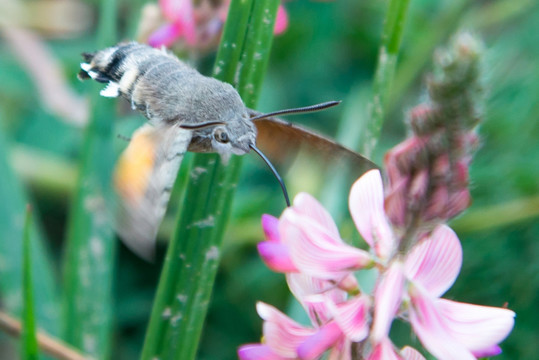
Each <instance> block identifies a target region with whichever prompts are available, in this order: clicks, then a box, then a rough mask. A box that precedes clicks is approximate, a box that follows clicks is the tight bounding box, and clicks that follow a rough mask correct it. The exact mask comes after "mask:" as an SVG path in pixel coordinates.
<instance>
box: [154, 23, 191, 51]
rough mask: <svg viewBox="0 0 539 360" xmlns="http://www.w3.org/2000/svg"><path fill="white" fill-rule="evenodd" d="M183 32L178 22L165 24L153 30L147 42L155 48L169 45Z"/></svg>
mask: <svg viewBox="0 0 539 360" xmlns="http://www.w3.org/2000/svg"><path fill="white" fill-rule="evenodd" d="M182 34H183V29H182V28H181V26H180V25H179V24H165V25H163V26H161V27H160V28H159V29H157V30H155V31H154V32H153V33H152V34H151V35H150V37H149V38H148V44H149V45H150V46H153V47H155V48H159V47H161V46H166V47H168V46H170V45H172V44H173V43H174V42H175V41H176V40H178V39H179V38H180V36H181V35H182Z"/></svg>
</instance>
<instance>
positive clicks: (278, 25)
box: [273, 5, 288, 35]
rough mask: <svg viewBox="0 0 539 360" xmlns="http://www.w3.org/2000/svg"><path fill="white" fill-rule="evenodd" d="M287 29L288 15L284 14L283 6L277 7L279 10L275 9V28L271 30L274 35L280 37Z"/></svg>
mask: <svg viewBox="0 0 539 360" xmlns="http://www.w3.org/2000/svg"><path fill="white" fill-rule="evenodd" d="M287 27H288V14H287V13H286V10H285V9H284V6H283V5H279V8H278V9H277V18H276V19H275V27H274V28H273V32H274V33H275V35H280V34H282V33H283V32H284V31H285V30H286V28H287Z"/></svg>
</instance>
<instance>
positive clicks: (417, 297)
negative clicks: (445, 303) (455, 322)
mask: <svg viewBox="0 0 539 360" xmlns="http://www.w3.org/2000/svg"><path fill="white" fill-rule="evenodd" d="M409 294H410V299H411V303H412V306H411V307H410V323H411V324H412V328H413V329H414V332H415V334H416V335H417V337H418V338H419V340H420V341H421V343H422V344H423V346H424V347H425V348H426V349H427V350H428V351H429V352H430V353H431V354H432V355H434V356H435V357H436V358H437V359H440V360H454V359H459V360H475V359H476V358H475V356H474V355H473V354H472V352H471V351H470V350H468V349H467V348H466V347H465V346H464V345H463V344H461V343H460V342H459V341H456V340H455V339H454V338H453V337H452V336H451V331H450V329H449V327H448V326H447V324H446V318H445V317H444V316H443V315H442V314H441V313H440V311H439V309H438V307H437V306H436V300H437V299H435V298H433V297H431V296H429V294H428V293H426V292H425V291H424V290H423V291H422V290H420V289H419V288H418V287H414V286H413V285H410V289H409Z"/></svg>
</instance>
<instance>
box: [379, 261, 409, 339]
mask: <svg viewBox="0 0 539 360" xmlns="http://www.w3.org/2000/svg"><path fill="white" fill-rule="evenodd" d="M403 287H404V271H403V266H402V263H401V262H400V261H394V262H393V263H392V264H391V266H390V267H389V269H387V270H386V272H385V273H384V274H382V277H381V280H380V282H379V283H378V284H377V286H376V289H375V292H374V320H373V325H372V331H371V337H372V339H373V340H374V341H375V342H378V341H381V339H383V338H385V337H387V336H388V335H389V329H390V328H391V323H392V322H393V318H394V317H395V315H396V314H397V311H398V309H399V306H400V304H401V302H402V296H403Z"/></svg>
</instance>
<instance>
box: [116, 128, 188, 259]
mask: <svg viewBox="0 0 539 360" xmlns="http://www.w3.org/2000/svg"><path fill="white" fill-rule="evenodd" d="M191 136H192V132H191V131H190V130H184V129H181V128H179V127H176V126H162V127H154V126H152V125H150V124H145V125H143V126H142V127H140V128H139V129H138V130H137V131H135V133H134V134H133V137H132V139H131V141H130V142H129V145H128V146H127V148H126V149H125V150H124V152H123V153H122V155H121V156H120V159H119V161H118V164H117V166H116V172H115V175H114V184H115V188H116V191H117V193H118V197H119V209H118V214H117V219H116V231H117V232H118V234H119V235H120V237H121V238H122V240H123V241H124V243H125V244H126V245H127V246H128V247H129V248H130V249H131V250H132V251H133V252H135V253H136V254H137V255H139V256H141V257H142V258H144V259H147V260H151V259H152V258H153V255H154V251H155V237H156V235H157V230H158V229H159V225H160V224H161V221H162V220H163V216H164V215H165V211H166V207H167V204H168V201H169V199H170V192H171V191H172V186H173V185H174V181H175V179H176V175H177V173H178V169H179V167H180V164H181V162H182V159H183V155H184V154H185V152H186V151H187V147H188V145H189V142H190V141H191Z"/></svg>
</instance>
